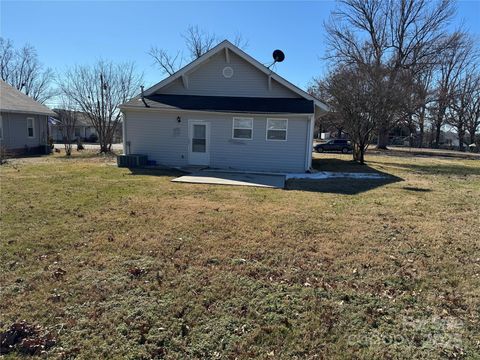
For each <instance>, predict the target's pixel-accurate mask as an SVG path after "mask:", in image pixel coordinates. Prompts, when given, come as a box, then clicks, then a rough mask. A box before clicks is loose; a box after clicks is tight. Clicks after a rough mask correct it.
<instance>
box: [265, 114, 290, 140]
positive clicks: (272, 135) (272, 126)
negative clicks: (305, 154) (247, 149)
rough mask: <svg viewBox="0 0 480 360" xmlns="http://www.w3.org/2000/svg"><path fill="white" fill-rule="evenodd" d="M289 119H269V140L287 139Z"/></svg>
mask: <svg viewBox="0 0 480 360" xmlns="http://www.w3.org/2000/svg"><path fill="white" fill-rule="evenodd" d="M287 128H288V120H287V119H267V140H280V141H285V140H287Z"/></svg>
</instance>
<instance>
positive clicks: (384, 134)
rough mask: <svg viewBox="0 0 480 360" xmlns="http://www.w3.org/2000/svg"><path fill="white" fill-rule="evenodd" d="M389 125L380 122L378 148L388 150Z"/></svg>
mask: <svg viewBox="0 0 480 360" xmlns="http://www.w3.org/2000/svg"><path fill="white" fill-rule="evenodd" d="M388 133H389V131H388V127H387V125H386V123H382V124H380V127H379V129H378V141H377V149H383V150H387V145H388Z"/></svg>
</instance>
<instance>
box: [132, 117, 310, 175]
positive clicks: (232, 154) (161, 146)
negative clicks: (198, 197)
mask: <svg viewBox="0 0 480 360" xmlns="http://www.w3.org/2000/svg"><path fill="white" fill-rule="evenodd" d="M177 116H178V114H175V113H171V114H168V113H163V112H153V111H151V112H150V111H143V112H141V111H128V112H127V113H126V122H125V127H126V141H127V142H128V141H129V142H130V153H139V154H146V155H148V157H149V159H152V160H156V161H157V162H158V163H159V164H163V165H168V166H185V165H188V145H189V144H188V142H189V141H188V120H189V119H192V120H204V121H208V122H209V123H210V132H211V137H210V167H212V168H220V169H232V170H252V171H272V172H276V171H277V172H302V171H304V167H305V149H306V142H307V141H306V137H307V127H308V121H307V118H306V117H300V116H298V117H290V118H288V139H287V141H267V140H266V119H267V116H255V117H253V118H254V121H253V140H233V139H232V119H233V117H234V115H220V114H203V113H199V114H198V115H190V114H189V115H188V116H187V115H182V121H181V122H180V123H178V122H177V120H176V118H177ZM239 116H245V115H239ZM272 117H273V116H272ZM281 118H286V117H285V116H282V117H281ZM127 150H128V147H127Z"/></svg>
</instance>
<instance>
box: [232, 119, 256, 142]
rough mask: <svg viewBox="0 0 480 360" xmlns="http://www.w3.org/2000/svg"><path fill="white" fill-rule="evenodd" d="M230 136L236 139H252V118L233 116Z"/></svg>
mask: <svg viewBox="0 0 480 360" xmlns="http://www.w3.org/2000/svg"><path fill="white" fill-rule="evenodd" d="M232 138H233V139H236V140H252V139H253V119H252V118H240V117H236V118H233V129H232Z"/></svg>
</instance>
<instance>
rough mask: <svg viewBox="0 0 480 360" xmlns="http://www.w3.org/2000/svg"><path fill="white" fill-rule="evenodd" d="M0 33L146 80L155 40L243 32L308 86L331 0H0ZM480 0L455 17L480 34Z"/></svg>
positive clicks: (152, 71) (253, 46) (318, 67)
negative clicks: (135, 72) (130, 64)
mask: <svg viewBox="0 0 480 360" xmlns="http://www.w3.org/2000/svg"><path fill="white" fill-rule="evenodd" d="M0 6H1V16H0V20H1V27H0V30H1V36H3V37H5V38H9V39H11V40H12V41H13V42H14V44H15V45H16V46H21V45H23V44H24V43H26V42H28V43H30V44H32V45H33V46H35V48H36V49H37V51H38V54H39V57H40V59H41V61H42V62H43V63H44V64H46V65H47V66H49V67H52V68H53V69H55V70H57V71H60V72H61V71H63V70H64V69H65V68H67V67H68V66H71V65H75V64H85V63H92V62H94V61H95V60H97V59H101V58H102V59H112V60H114V61H135V63H136V64H137V67H138V69H139V70H140V71H142V72H143V73H144V75H145V85H146V86H149V85H152V84H154V83H156V82H158V81H160V80H161V79H162V78H163V75H162V73H161V72H160V70H159V69H158V68H156V67H155V66H154V65H153V62H152V59H151V58H150V57H149V55H148V54H147V52H148V50H149V48H150V47H151V46H152V45H156V46H158V47H162V48H165V49H168V50H170V51H172V52H174V51H176V50H178V49H181V48H183V39H182V38H181V35H180V34H181V33H182V32H184V31H185V29H186V28H187V27H188V26H189V25H198V26H199V27H200V28H203V29H205V30H207V31H209V32H214V33H216V34H217V35H218V36H219V37H220V38H227V37H230V38H233V37H234V35H235V33H241V34H242V35H243V37H244V38H246V39H247V40H248V47H247V48H246V49H245V50H246V51H247V52H248V53H249V54H250V55H252V56H253V57H255V58H256V59H257V60H259V61H260V62H263V63H267V62H270V61H271V57H272V56H271V53H272V51H273V50H274V49H277V48H278V49H282V50H284V52H285V54H286V59H285V61H284V62H283V63H281V64H279V65H278V66H277V68H276V71H277V72H278V73H279V74H280V75H282V76H284V77H286V78H287V79H288V80H289V81H291V82H293V83H294V84H296V85H298V86H300V87H302V88H306V87H307V86H308V83H309V82H310V81H311V79H312V77H313V76H318V75H320V74H321V73H322V72H324V71H325V69H326V64H325V62H324V61H322V60H321V56H322V55H323V54H324V51H325V47H324V42H325V39H324V33H323V29H322V23H323V21H324V20H325V19H327V18H328V16H329V13H330V11H331V10H332V9H333V8H334V7H335V3H334V2H333V1H317V2H313V1H309V2H300V1H295V2H268V1H262V2H200V1H196V2H159V1H158V2H157V1H149V2H141V1H135V2H133V1H121V2H118V1H83V2H72V1H58V2H45V1H35V2H26V1H25V2H24V1H3V0H2V1H1V5H0ZM479 18H480V0H478V1H476V0H475V1H459V2H458V14H457V19H456V21H455V23H454V24H452V26H457V25H458V24H460V22H461V21H463V22H464V25H465V26H466V28H468V29H469V30H470V31H471V32H472V33H473V34H475V36H476V37H477V38H480V21H478V19H479Z"/></svg>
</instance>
